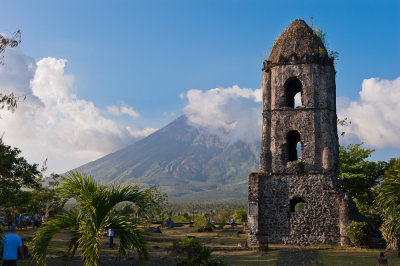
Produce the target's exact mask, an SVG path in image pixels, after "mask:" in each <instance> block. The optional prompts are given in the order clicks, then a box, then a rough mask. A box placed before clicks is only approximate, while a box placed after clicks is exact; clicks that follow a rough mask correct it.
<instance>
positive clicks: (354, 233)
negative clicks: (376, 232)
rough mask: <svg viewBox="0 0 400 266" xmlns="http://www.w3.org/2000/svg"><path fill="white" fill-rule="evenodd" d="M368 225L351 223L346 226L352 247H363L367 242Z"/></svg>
mask: <svg viewBox="0 0 400 266" xmlns="http://www.w3.org/2000/svg"><path fill="white" fill-rule="evenodd" d="M368 233H369V228H368V223H366V222H355V221H352V222H351V223H350V224H349V225H348V226H347V236H348V237H349V238H350V242H351V243H352V244H353V245H354V246H365V245H366V244H367V241H368Z"/></svg>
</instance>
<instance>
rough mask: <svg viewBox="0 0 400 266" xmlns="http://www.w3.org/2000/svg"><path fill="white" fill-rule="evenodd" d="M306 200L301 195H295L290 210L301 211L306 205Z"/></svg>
mask: <svg viewBox="0 0 400 266" xmlns="http://www.w3.org/2000/svg"><path fill="white" fill-rule="evenodd" d="M305 203H306V202H305V201H304V200H303V199H302V198H299V197H294V198H293V199H292V200H291V201H290V211H291V212H295V211H296V212H300V211H302V210H303V209H304V207H305Z"/></svg>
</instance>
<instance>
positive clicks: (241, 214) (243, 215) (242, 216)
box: [233, 210, 247, 223]
mask: <svg viewBox="0 0 400 266" xmlns="http://www.w3.org/2000/svg"><path fill="white" fill-rule="evenodd" d="M233 219H235V220H236V221H238V222H239V223H247V210H235V212H234V213H233Z"/></svg>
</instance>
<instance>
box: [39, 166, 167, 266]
mask: <svg viewBox="0 0 400 266" xmlns="http://www.w3.org/2000/svg"><path fill="white" fill-rule="evenodd" d="M59 192H60V193H61V195H62V197H63V198H64V199H75V200H76V202H77V204H76V205H75V206H74V207H73V208H72V209H71V210H70V211H69V212H68V213H63V214H61V215H57V216H56V217H55V218H54V219H51V220H49V221H48V222H47V223H46V226H43V227H40V228H39V229H38V231H37V232H36V235H35V237H34V239H33V241H32V254H33V256H34V258H35V259H36V261H37V262H38V263H40V264H44V265H45V264H46V252H47V247H48V245H49V243H50V240H51V238H52V237H53V236H54V235H55V234H56V233H58V232H60V231H61V230H69V231H70V233H71V239H70V241H69V247H68V252H67V254H68V255H69V256H73V255H74V254H75V252H76V250H77V249H78V248H81V250H82V258H83V261H84V264H85V265H91V266H92V265H98V260H99V248H100V241H101V238H102V236H103V233H104V232H105V231H106V230H107V228H113V229H114V230H116V231H117V232H118V234H119V237H120V245H119V247H118V251H117V255H118V256H124V255H127V254H128V252H129V251H130V250H135V251H137V252H138V254H139V258H140V259H141V260H143V259H147V258H148V253H147V248H146V243H145V240H144V238H143V232H142V231H141V230H140V229H139V227H138V226H139V222H138V219H136V218H135V217H133V216H128V217H127V216H123V215H118V214H117V213H116V212H113V208H114V207H115V206H116V205H117V204H118V203H121V202H132V203H134V204H135V205H136V206H138V207H139V208H140V210H141V213H146V212H150V211H152V210H154V209H155V208H157V207H158V206H159V200H160V199H159V197H158V195H157V194H156V193H154V189H153V188H150V189H142V188H140V187H139V186H138V185H134V184H127V185H99V184H97V183H96V182H95V181H94V179H93V178H91V177H90V176H86V175H85V174H80V173H78V172H69V173H68V174H67V176H66V177H62V179H61V185H60V188H59Z"/></svg>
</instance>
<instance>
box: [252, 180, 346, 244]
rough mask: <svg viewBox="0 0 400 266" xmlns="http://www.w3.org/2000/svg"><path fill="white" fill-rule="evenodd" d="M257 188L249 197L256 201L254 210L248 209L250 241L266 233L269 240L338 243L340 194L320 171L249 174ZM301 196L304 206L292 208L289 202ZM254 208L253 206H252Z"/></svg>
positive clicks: (284, 242) (292, 242)
mask: <svg viewBox="0 0 400 266" xmlns="http://www.w3.org/2000/svg"><path fill="white" fill-rule="evenodd" d="M250 179H251V181H252V185H257V186H258V187H259V190H258V191H254V192H253V194H252V195H251V196H250V195H249V196H250V197H249V200H250V198H251V200H252V201H251V202H254V203H253V204H254V205H255V203H258V205H257V207H256V208H255V209H256V210H257V213H255V212H251V211H250V210H249V218H250V219H251V220H252V221H253V220H257V221H259V223H258V224H257V226H256V227H254V223H252V222H251V221H249V224H250V226H253V227H252V228H250V231H251V232H253V233H252V235H251V236H250V242H251V243H253V244H254V243H257V237H258V236H266V237H267V238H268V240H269V242H270V243H283V244H297V245H311V244H339V243H340V228H339V217H340V216H339V206H340V202H341V199H342V194H341V193H340V192H338V191H337V189H335V185H334V183H333V182H331V181H330V180H332V179H333V178H332V177H327V176H324V175H323V174H307V175H290V174H281V175H277V174H272V175H268V174H260V173H255V174H252V175H250ZM297 199H301V200H303V201H304V209H303V210H302V211H295V210H294V209H293V206H291V201H292V202H293V200H297ZM253 208H254V207H253Z"/></svg>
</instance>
